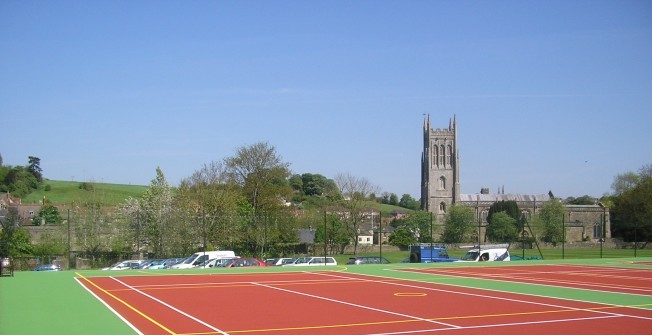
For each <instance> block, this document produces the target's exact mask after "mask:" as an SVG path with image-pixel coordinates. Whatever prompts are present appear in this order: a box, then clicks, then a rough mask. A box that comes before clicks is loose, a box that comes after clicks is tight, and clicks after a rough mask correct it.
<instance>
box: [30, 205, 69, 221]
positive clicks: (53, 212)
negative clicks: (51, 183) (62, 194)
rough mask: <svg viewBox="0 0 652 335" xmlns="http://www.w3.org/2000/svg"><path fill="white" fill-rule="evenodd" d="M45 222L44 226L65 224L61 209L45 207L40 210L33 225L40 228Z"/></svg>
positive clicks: (50, 206)
mask: <svg viewBox="0 0 652 335" xmlns="http://www.w3.org/2000/svg"><path fill="white" fill-rule="evenodd" d="M41 222H43V223H44V224H59V223H61V222H63V219H62V218H61V215H60V214H59V209H58V208H56V207H54V206H52V205H43V206H41V208H40V209H39V211H38V213H37V214H36V216H35V217H34V218H33V219H32V224H33V225H35V226H38V225H40V224H41Z"/></svg>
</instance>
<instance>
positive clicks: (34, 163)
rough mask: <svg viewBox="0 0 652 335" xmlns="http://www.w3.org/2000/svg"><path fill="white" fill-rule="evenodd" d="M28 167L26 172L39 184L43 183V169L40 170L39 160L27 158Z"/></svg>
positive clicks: (32, 157)
mask: <svg viewBox="0 0 652 335" xmlns="http://www.w3.org/2000/svg"><path fill="white" fill-rule="evenodd" d="M28 163H29V165H28V167H27V170H28V171H29V172H30V173H31V174H32V175H33V176H34V178H36V180H37V181H38V182H39V183H40V182H42V181H43V169H41V159H40V158H38V157H34V156H29V157H28Z"/></svg>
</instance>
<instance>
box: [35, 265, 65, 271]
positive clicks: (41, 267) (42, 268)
mask: <svg viewBox="0 0 652 335" xmlns="http://www.w3.org/2000/svg"><path fill="white" fill-rule="evenodd" d="M32 271H61V266H59V265H57V264H43V265H39V266H37V267H35V268H34V270H32Z"/></svg>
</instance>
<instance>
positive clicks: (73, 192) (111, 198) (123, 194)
mask: <svg viewBox="0 0 652 335" xmlns="http://www.w3.org/2000/svg"><path fill="white" fill-rule="evenodd" d="M43 184H44V185H45V186H47V185H49V190H47V191H46V189H47V188H46V187H42V188H39V189H38V190H36V191H34V192H32V193H30V194H29V195H28V196H27V197H25V198H23V199H22V201H23V204H30V203H39V202H41V201H42V200H43V197H44V196H45V197H46V200H47V202H48V203H51V204H69V203H71V202H73V201H80V200H83V199H88V197H95V198H96V199H98V200H99V201H100V202H102V203H103V204H104V205H107V206H113V205H118V204H121V203H123V202H124V201H125V199H127V198H129V197H134V198H136V197H139V196H140V195H142V194H143V193H144V192H145V190H147V188H148V186H142V185H121V184H104V183H88V182H87V183H86V184H91V185H92V189H91V190H86V189H82V188H80V185H81V184H82V182H78V181H60V180H46V181H45V182H44V183H43Z"/></svg>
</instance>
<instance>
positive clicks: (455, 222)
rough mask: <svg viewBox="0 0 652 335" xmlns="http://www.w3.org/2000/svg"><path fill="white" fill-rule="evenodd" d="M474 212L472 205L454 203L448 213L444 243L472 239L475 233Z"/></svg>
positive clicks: (443, 236) (443, 237) (443, 235)
mask: <svg viewBox="0 0 652 335" xmlns="http://www.w3.org/2000/svg"><path fill="white" fill-rule="evenodd" d="M474 228H475V227H474V214H473V209H472V208H471V207H466V206H460V205H453V206H451V207H450V209H449V211H448V213H446V218H445V224H444V233H443V234H442V237H441V238H442V241H443V242H444V243H462V242H468V241H471V240H472V239H471V237H472V235H473V233H474Z"/></svg>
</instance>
